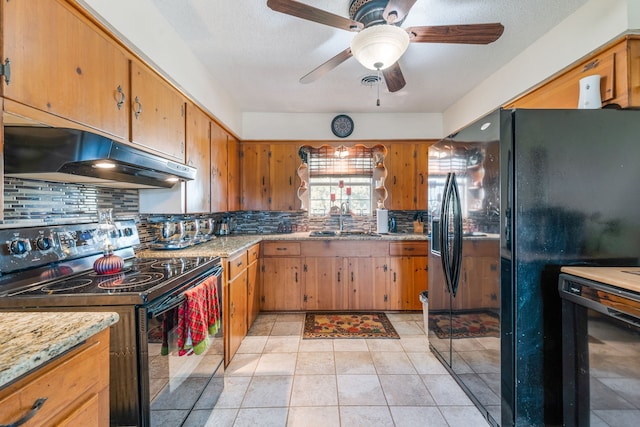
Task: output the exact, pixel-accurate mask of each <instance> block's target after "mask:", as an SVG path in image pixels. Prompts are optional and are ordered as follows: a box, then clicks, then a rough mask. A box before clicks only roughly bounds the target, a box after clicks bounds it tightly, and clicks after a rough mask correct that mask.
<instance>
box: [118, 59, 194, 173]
mask: <svg viewBox="0 0 640 427" xmlns="http://www.w3.org/2000/svg"><path fill="white" fill-rule="evenodd" d="M129 103H130V105H131V141H132V142H134V143H136V144H140V145H142V146H143V147H145V148H147V149H151V150H155V151H158V152H160V153H162V154H165V155H167V156H170V157H173V158H175V159H176V160H178V161H181V162H183V161H184V156H185V146H184V145H185V98H184V97H183V96H182V95H181V94H180V93H179V92H178V91H177V90H175V89H174V88H173V87H171V86H170V85H169V84H168V83H167V82H165V81H164V80H162V79H161V78H160V77H159V76H158V75H157V74H155V73H154V72H153V71H152V70H151V69H149V68H148V67H146V66H145V65H143V64H141V63H139V62H138V61H136V60H132V61H131V99H130V100H129Z"/></svg>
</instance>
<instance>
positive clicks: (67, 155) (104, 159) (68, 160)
mask: <svg viewBox="0 0 640 427" xmlns="http://www.w3.org/2000/svg"><path fill="white" fill-rule="evenodd" d="M4 171H5V176H11V177H17V178H23V179H37V180H42V181H53V182H71V183H78V184H91V185H97V186H109V187H112V188H170V187H172V186H173V185H174V184H175V183H176V182H178V181H189V180H192V179H194V178H195V176H196V171H197V170H196V169H195V168H193V167H191V166H187V165H184V164H182V163H178V162H175V161H172V160H168V159H165V158H163V157H160V156H157V155H154V154H150V153H148V152H146V151H142V150H139V149H137V148H134V147H132V146H130V145H126V144H122V143H120V142H117V141H113V140H112V139H110V138H106V137H104V136H101V135H97V134H94V133H90V132H85V131H80V130H76V129H64V128H52V127H32V126H5V127H4Z"/></svg>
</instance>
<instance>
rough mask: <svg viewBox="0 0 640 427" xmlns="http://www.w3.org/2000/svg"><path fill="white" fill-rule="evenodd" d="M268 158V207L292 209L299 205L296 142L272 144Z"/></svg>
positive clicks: (283, 209) (273, 209) (281, 209)
mask: <svg viewBox="0 0 640 427" xmlns="http://www.w3.org/2000/svg"><path fill="white" fill-rule="evenodd" d="M270 149H271V157H270V160H269V193H270V196H269V200H270V204H269V209H270V210H272V211H292V210H296V209H297V208H298V207H299V206H300V200H299V199H298V193H297V191H298V186H299V185H300V182H299V181H300V179H299V177H298V174H297V171H298V166H299V165H300V158H299V157H298V145H297V144H272V145H271V147H270Z"/></svg>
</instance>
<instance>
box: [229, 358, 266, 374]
mask: <svg viewBox="0 0 640 427" xmlns="http://www.w3.org/2000/svg"><path fill="white" fill-rule="evenodd" d="M258 360H260V355H259V354H236V355H235V356H234V357H233V359H232V360H231V362H230V363H229V366H227V367H226V369H225V372H224V375H225V376H227V377H228V376H234V375H239V376H251V375H253V373H254V371H255V370H256V366H257V365H258Z"/></svg>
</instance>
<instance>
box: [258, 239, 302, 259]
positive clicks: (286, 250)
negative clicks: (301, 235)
mask: <svg viewBox="0 0 640 427" xmlns="http://www.w3.org/2000/svg"><path fill="white" fill-rule="evenodd" d="M263 245H264V246H263V248H262V249H263V253H264V256H299V255H300V242H265V243H263Z"/></svg>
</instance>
